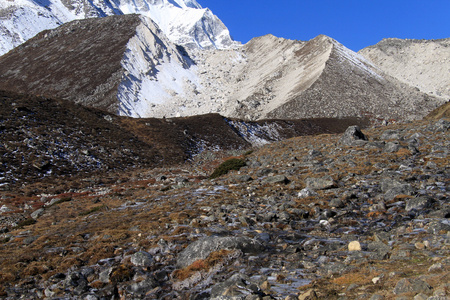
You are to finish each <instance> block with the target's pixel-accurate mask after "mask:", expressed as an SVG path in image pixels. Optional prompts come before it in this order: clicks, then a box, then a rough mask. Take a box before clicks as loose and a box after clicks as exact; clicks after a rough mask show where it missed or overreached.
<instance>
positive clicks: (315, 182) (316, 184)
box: [306, 175, 337, 190]
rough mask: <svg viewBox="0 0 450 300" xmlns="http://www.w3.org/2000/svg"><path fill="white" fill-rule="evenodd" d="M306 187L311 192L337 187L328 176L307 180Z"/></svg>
mask: <svg viewBox="0 0 450 300" xmlns="http://www.w3.org/2000/svg"><path fill="white" fill-rule="evenodd" d="M306 187H307V188H310V189H312V190H326V189H331V188H334V187H337V185H336V182H335V181H334V180H333V178H332V177H331V176H329V175H327V176H324V177H321V178H307V179H306Z"/></svg>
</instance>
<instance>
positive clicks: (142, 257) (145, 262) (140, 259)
mask: <svg viewBox="0 0 450 300" xmlns="http://www.w3.org/2000/svg"><path fill="white" fill-rule="evenodd" d="M131 263H132V264H133V265H135V266H138V267H148V266H150V265H151V264H152V263H153V256H152V255H151V254H150V253H147V252H144V251H139V252H136V253H134V254H133V255H131Z"/></svg>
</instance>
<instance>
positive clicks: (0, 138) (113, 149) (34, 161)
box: [0, 91, 367, 192]
mask: <svg viewBox="0 0 450 300" xmlns="http://www.w3.org/2000/svg"><path fill="white" fill-rule="evenodd" d="M0 100H1V101H0V133H1V134H0V189H2V190H17V189H18V188H19V187H20V186H22V185H24V184H25V185H26V186H30V185H31V184H33V183H40V182H45V184H42V187H43V188H44V189H50V190H51V189H53V188H54V187H55V186H58V185H59V184H63V183H65V182H67V181H68V180H69V179H73V180H75V179H76V180H81V181H83V178H84V179H86V178H89V177H91V176H99V174H103V180H105V181H108V179H107V178H108V177H109V176H114V173H117V172H123V171H124V170H129V169H136V168H145V167H148V168H151V167H162V166H174V165H179V164H183V163H185V162H186V161H187V160H190V159H193V158H195V157H196V156H198V155H199V154H201V153H203V152H205V154H203V155H206V153H211V152H212V153H214V152H217V151H225V150H229V151H232V150H233V151H236V150H244V149H248V148H250V147H252V146H260V145H263V144H266V143H269V142H272V141H278V140H282V139H286V138H290V137H293V136H299V135H312V134H318V133H335V132H342V131H344V130H345V128H346V127H347V126H349V125H353V124H359V125H362V126H365V125H367V122H366V121H364V120H358V119H343V120H328V119H315V120H294V121H286V120H284V121H282V120H271V121H270V120H268V121H260V122H253V123H249V122H243V121H239V120H230V119H226V118H223V117H222V116H220V115H213V114H210V115H202V116H195V117H190V118H173V119H169V118H167V119H133V118H127V117H117V116H115V115H111V114H108V113H106V112H103V111H99V110H96V109H90V108H86V107H84V106H80V105H76V104H73V103H71V102H69V101H64V100H54V99H50V98H44V97H34V96H25V95H17V94H12V93H8V92H3V91H0ZM205 124H207V125H205ZM107 174H108V175H107ZM63 185H64V184H63ZM77 185H78V184H77ZM45 186H46V187H45ZM41 192H42V191H41Z"/></svg>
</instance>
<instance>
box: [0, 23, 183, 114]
mask: <svg viewBox="0 0 450 300" xmlns="http://www.w3.org/2000/svg"><path fill="white" fill-rule="evenodd" d="M0 60H1V63H0V64H1V65H2V70H5V71H4V72H3V73H2V74H1V75H0V78H1V86H2V88H4V89H6V90H14V91H18V92H21V93H31V94H38V95H46V96H49V97H50V96H51V97H56V98H63V99H67V100H71V101H73V102H76V103H80V104H83V105H86V106H93V107H97V108H100V109H104V110H107V111H109V112H111V113H114V114H117V113H118V112H119V111H120V112H124V111H125V112H129V113H128V115H130V116H140V115H139V111H140V109H142V108H138V107H132V106H133V105H134V101H135V98H133V97H134V96H137V97H145V95H146V94H145V91H144V92H142V91H141V89H144V90H145V89H146V88H147V89H150V87H149V86H152V85H151V84H152V82H151V80H152V78H154V77H156V76H158V75H162V76H164V75H166V77H169V78H170V79H169V78H168V80H167V81H168V84H170V85H171V86H172V85H173V84H172V83H171V81H170V80H171V78H172V77H171V76H170V75H171V74H166V73H165V71H167V72H169V73H170V72H171V73H176V74H180V75H179V76H180V77H182V75H183V74H182V72H183V70H184V69H185V68H188V67H189V64H190V63H189V62H188V61H186V59H185V58H184V57H183V56H182V55H181V54H180V53H179V51H178V50H177V49H176V47H175V46H174V45H173V44H171V43H170V42H169V41H168V40H167V39H166V38H165V37H164V34H162V33H161V32H160V30H159V29H158V28H157V26H156V25H155V24H154V23H153V22H152V21H151V20H149V19H148V18H145V17H142V16H138V15H123V16H112V17H105V18H101V19H86V20H78V21H73V22H70V23H68V24H65V25H63V26H61V27H59V28H57V29H54V30H52V31H48V32H42V33H41V34H39V35H38V36H36V37H35V38H34V39H32V40H30V41H29V42H27V43H26V44H24V45H21V46H20V47H18V48H16V49H14V50H13V51H11V52H9V53H8V54H6V55H4V56H2V57H1V58H0ZM162 65H168V66H169V67H170V68H169V70H168V68H162V69H161V68H160V67H157V66H162ZM130 78H131V79H130ZM136 85H138V86H136ZM152 87H154V88H157V89H162V90H164V89H166V87H165V85H164V83H163V82H158V83H157V85H156V86H155V85H153V86H152ZM118 90H121V91H123V92H124V93H123V95H124V97H127V98H125V99H123V101H119V102H118V100H117V94H118ZM152 92H155V91H154V90H153V91H152ZM119 100H121V99H119ZM142 102H144V103H145V104H147V105H150V104H151V103H149V102H148V101H147V102H145V101H141V102H139V103H142ZM141 106H142V105H141ZM130 110H131V112H130Z"/></svg>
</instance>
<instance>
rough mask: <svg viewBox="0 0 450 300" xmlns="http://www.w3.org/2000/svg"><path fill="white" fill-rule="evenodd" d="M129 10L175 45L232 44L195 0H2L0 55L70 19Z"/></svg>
mask: <svg viewBox="0 0 450 300" xmlns="http://www.w3.org/2000/svg"><path fill="white" fill-rule="evenodd" d="M133 13H136V14H141V15H144V16H147V17H149V18H151V19H152V20H153V21H154V22H156V24H158V26H159V27H160V28H161V30H162V31H163V32H164V33H165V34H166V36H167V37H168V38H169V39H170V40H171V41H172V42H173V43H175V44H178V45H183V46H187V47H199V48H217V49H225V48H229V47H230V46H232V45H234V44H235V42H233V40H232V38H231V37H230V33H229V31H228V29H227V28H226V26H225V25H224V24H223V23H222V22H221V21H220V19H219V18H218V17H217V16H215V15H214V14H213V13H212V12H211V10H209V9H208V8H202V7H201V6H200V4H198V3H197V1H195V0H93V1H86V0H13V1H11V0H2V1H0V55H2V54H4V53H6V52H8V51H9V50H11V49H12V48H14V47H16V46H18V45H20V44H22V43H23V42H25V41H26V40H28V39H30V38H32V37H33V36H34V35H36V34H37V33H39V32H41V31H42V30H45V29H53V28H56V27H57V26H59V25H61V24H63V23H66V22H69V21H72V20H76V19H85V18H99V17H106V16H111V15H122V14H133Z"/></svg>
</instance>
